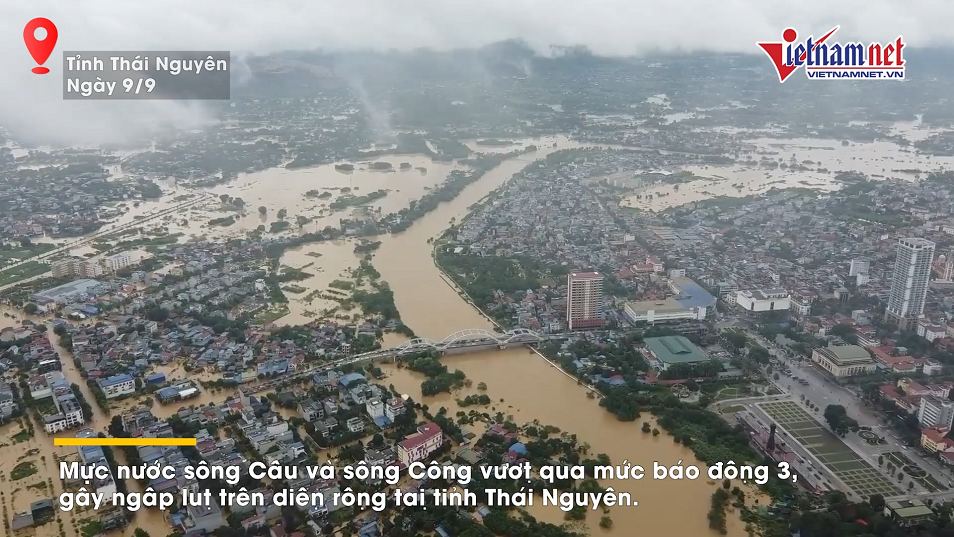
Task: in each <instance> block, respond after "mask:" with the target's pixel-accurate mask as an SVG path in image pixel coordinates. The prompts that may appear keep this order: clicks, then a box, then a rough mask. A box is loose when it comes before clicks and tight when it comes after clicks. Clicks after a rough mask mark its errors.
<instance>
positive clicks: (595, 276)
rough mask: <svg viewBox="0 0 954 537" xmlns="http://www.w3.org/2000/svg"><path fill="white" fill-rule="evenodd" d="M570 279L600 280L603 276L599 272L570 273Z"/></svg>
mask: <svg viewBox="0 0 954 537" xmlns="http://www.w3.org/2000/svg"><path fill="white" fill-rule="evenodd" d="M570 278H572V279H574V280H602V279H603V275H602V274H600V273H599V272H571V273H570Z"/></svg>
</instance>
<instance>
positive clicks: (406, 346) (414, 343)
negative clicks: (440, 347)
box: [394, 337, 437, 354]
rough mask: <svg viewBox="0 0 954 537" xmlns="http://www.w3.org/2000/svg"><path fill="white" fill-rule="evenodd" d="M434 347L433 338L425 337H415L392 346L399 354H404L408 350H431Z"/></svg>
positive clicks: (435, 346)
mask: <svg viewBox="0 0 954 537" xmlns="http://www.w3.org/2000/svg"><path fill="white" fill-rule="evenodd" d="M436 348H437V342H435V341H434V340H433V339H427V338H426V337H416V338H414V339H410V340H408V341H405V342H404V343H401V344H400V345H398V346H397V347H394V350H395V351H396V352H397V353H399V354H405V353H409V352H417V351H426V350H433V349H436Z"/></svg>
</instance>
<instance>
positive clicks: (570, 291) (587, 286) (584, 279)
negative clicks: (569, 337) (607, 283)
mask: <svg viewBox="0 0 954 537" xmlns="http://www.w3.org/2000/svg"><path fill="white" fill-rule="evenodd" d="M566 321H567V326H568V328H569V329H570V330H579V329H582V328H599V327H601V326H603V275H602V274H600V273H599V272H571V273H570V274H569V275H567V297H566Z"/></svg>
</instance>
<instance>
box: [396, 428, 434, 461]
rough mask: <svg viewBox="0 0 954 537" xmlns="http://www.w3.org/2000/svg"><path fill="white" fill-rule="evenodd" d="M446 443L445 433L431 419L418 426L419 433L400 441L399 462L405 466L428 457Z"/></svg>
mask: <svg viewBox="0 0 954 537" xmlns="http://www.w3.org/2000/svg"><path fill="white" fill-rule="evenodd" d="M443 443H444V433H443V432H442V431H441V428H440V427H438V426H437V424H436V423H434V422H432V421H429V422H427V423H424V424H421V425H419V426H418V428H417V433H416V434H414V435H413V436H409V437H407V438H405V439H404V440H402V441H401V442H400V443H398V450H397V454H398V462H400V463H401V464H402V465H404V466H405V467H407V466H409V465H410V464H411V463H413V462H418V461H422V460H424V459H426V458H427V457H428V455H430V454H431V453H434V452H435V451H437V448H439V447H441V444H443Z"/></svg>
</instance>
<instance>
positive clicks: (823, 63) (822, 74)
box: [757, 26, 905, 82]
mask: <svg viewBox="0 0 954 537" xmlns="http://www.w3.org/2000/svg"><path fill="white" fill-rule="evenodd" d="M838 28H839V27H838V26H835V27H834V28H833V29H832V30H831V31H830V32H828V33H827V34H825V35H823V36H822V37H819V38H818V39H817V40H816V39H815V38H814V36H812V37H809V38H808V39H806V40H804V41H802V42H797V43H796V40H797V39H798V32H796V31H795V29H793V28H789V29H787V30H785V31H784V32H782V39H783V40H784V41H785V42H784V43H777V42H776V43H757V44H758V46H759V47H761V48H762V50H763V51H765V54H767V55H768V57H769V58H770V59H771V60H772V63H773V64H774V65H775V70H776V71H777V72H778V81H779V82H785V80H786V79H788V77H789V76H791V75H792V73H794V72H795V71H797V70H798V69H799V68H801V67H804V68H805V75H806V76H808V78H815V79H818V78H853V79H859V78H860V79H872V80H904V59H903V58H902V55H901V50H902V49H903V48H904V46H905V45H904V39H902V37H901V36H900V35H899V36H898V38H897V39H896V40H895V41H894V42H893V43H890V42H889V43H884V44H882V43H871V44H869V45H868V46H867V47H866V46H865V45H864V44H863V43H838V42H830V41H829V38H830V37H831V36H832V34H834V33H835V32H837V31H838Z"/></svg>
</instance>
